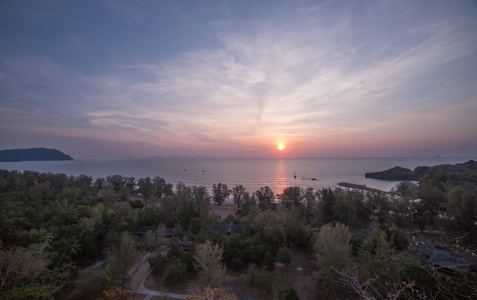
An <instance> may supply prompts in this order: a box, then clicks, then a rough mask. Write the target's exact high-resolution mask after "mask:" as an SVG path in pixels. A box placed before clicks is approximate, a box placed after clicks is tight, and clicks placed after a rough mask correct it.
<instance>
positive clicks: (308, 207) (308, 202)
mask: <svg viewBox="0 0 477 300" xmlns="http://www.w3.org/2000/svg"><path fill="white" fill-rule="evenodd" d="M303 198H304V200H305V205H304V207H303V217H304V218H305V222H306V223H308V224H310V223H311V222H312V221H313V219H314V218H315V217H316V215H315V214H316V213H315V210H316V204H317V201H316V192H315V190H314V189H313V188H312V187H308V188H306V190H305V192H304V194H303Z"/></svg>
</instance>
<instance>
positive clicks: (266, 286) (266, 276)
mask: <svg viewBox="0 0 477 300" xmlns="http://www.w3.org/2000/svg"><path fill="white" fill-rule="evenodd" d="M284 279H285V278H284V275H283V274H282V273H281V272H279V271H275V272H272V271H268V270H266V269H261V270H260V271H258V272H257V274H256V275H255V285H256V286H257V287H258V288H259V289H261V290H263V291H265V292H266V293H267V294H270V293H271V292H272V291H273V284H274V283H278V282H282V281H283V280H284Z"/></svg>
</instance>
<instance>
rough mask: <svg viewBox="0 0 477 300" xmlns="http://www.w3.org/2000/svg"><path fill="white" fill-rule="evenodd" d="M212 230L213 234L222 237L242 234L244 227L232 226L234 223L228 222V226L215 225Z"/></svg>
mask: <svg viewBox="0 0 477 300" xmlns="http://www.w3.org/2000/svg"><path fill="white" fill-rule="evenodd" d="M213 229H214V231H215V232H218V233H221V234H223V235H231V234H232V233H243V232H244V227H243V226H242V225H237V224H234V222H230V224H215V225H214V227H213Z"/></svg>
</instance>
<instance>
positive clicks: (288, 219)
mask: <svg viewBox="0 0 477 300" xmlns="http://www.w3.org/2000/svg"><path fill="white" fill-rule="evenodd" d="M0 193H1V194H0V199H1V200H0V201H1V205H0V299H62V298H63V299H99V298H104V299H127V298H128V297H132V296H130V295H131V294H133V293H134V291H135V289H136V288H137V286H131V283H130V281H129V280H130V276H129V274H128V273H129V270H131V268H132V267H133V266H134V265H135V264H136V263H137V261H138V259H140V258H141V257H142V256H143V255H144V254H146V253H150V254H149V255H150V257H149V260H148V261H149V264H150V265H151V268H152V271H153V273H152V275H151V276H155V278H158V279H157V280H159V278H161V279H160V280H163V281H164V282H163V283H164V284H165V286H175V285H178V284H181V283H184V282H190V283H193V284H194V286H195V287H196V289H195V290H194V291H193V293H192V294H194V295H193V296H191V297H190V299H212V297H213V295H215V296H217V297H216V298H215V299H220V298H221V299H238V298H239V297H241V296H243V295H242V294H239V293H238V292H236V291H235V290H233V287H234V286H240V287H241V290H247V291H251V292H252V293H255V294H256V295H258V296H260V297H261V298H270V299H273V298H274V299H299V298H300V297H301V299H320V298H322V299H330V298H341V299H346V298H347V299H428V298H431V299H471V298H473V299H476V298H477V276H476V275H477V274H476V272H475V271H476V269H475V267H476V264H475V262H476V260H475V258H474V256H475V253H474V252H473V251H474V250H475V246H476V244H477V226H476V225H477V224H476V222H477V199H476V198H477V164H476V163H475V162H473V161H470V162H467V163H465V164H459V165H454V166H451V165H442V166H437V167H433V168H431V169H430V170H429V171H428V172H427V173H426V175H425V176H423V177H422V178H421V180H420V182H419V185H415V184H413V183H412V182H408V181H404V182H401V183H399V184H398V185H396V187H395V188H394V189H393V191H392V192H391V193H383V192H379V191H360V190H356V189H351V188H337V189H335V190H331V189H322V190H319V191H317V190H314V189H312V188H307V189H302V188H300V187H296V186H292V187H287V188H285V189H284V190H283V193H282V194H279V195H274V193H273V192H272V191H271V189H270V188H268V187H262V188H260V189H259V190H257V191H254V192H253V193H249V192H248V191H246V190H245V188H244V187H243V186H241V185H236V186H234V187H233V188H232V189H229V187H228V186H227V185H226V184H221V183H218V184H216V185H214V186H213V188H212V190H211V192H210V194H209V191H208V190H207V189H206V188H205V187H202V186H199V187H197V186H192V187H190V186H186V185H184V184H183V183H179V184H177V185H176V186H173V185H172V184H169V183H167V182H166V181H165V180H164V179H163V178H160V177H155V178H152V179H151V178H149V177H147V178H140V179H135V178H131V177H124V176H120V175H112V176H108V177H107V178H97V179H93V178H92V177H90V176H86V175H80V176H66V175H65V174H51V173H47V174H45V173H38V172H32V171H25V172H17V171H7V170H0ZM227 198H230V199H233V200H234V202H235V204H236V205H237V213H236V215H230V216H228V217H227V218H225V219H221V218H220V217H219V216H218V215H216V214H214V212H213V210H212V205H211V202H215V203H216V204H222V203H224V201H225V200H226V199H227ZM276 200H278V201H276ZM297 251H299V252H301V253H309V254H310V255H312V256H313V257H314V259H313V261H311V262H310V264H313V269H314V272H313V273H311V274H310V277H312V278H313V282H314V283H313V286H310V287H309V290H308V291H307V293H306V294H305V293H304V292H303V291H301V290H299V289H298V288H296V286H293V285H288V282H290V281H287V276H288V275H289V274H288V273H287V271H286V270H289V269H287V268H286V267H283V266H287V265H291V264H293V257H294V253H296V252H297ZM139 254H142V255H139ZM230 272H233V274H234V276H230ZM230 287H232V289H231V290H230ZM115 288H119V290H115ZM214 288H215V289H214ZM122 289H124V290H122ZM125 291H129V292H125ZM240 293H241V292H240ZM184 294H191V293H189V290H187V291H184Z"/></svg>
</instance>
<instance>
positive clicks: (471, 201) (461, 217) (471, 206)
mask: <svg viewBox="0 0 477 300" xmlns="http://www.w3.org/2000/svg"><path fill="white" fill-rule="evenodd" d="M448 198H449V201H448V203H447V205H446V208H447V212H448V214H449V215H450V216H451V217H453V223H454V225H455V227H456V229H463V230H465V232H466V233H467V235H468V237H469V240H470V242H471V243H473V241H474V239H473V235H474V234H476V233H477V226H476V222H477V201H476V198H477V185H475V184H473V183H468V184H465V185H462V186H454V187H453V188H452V189H451V190H450V191H449V193H448Z"/></svg>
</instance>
